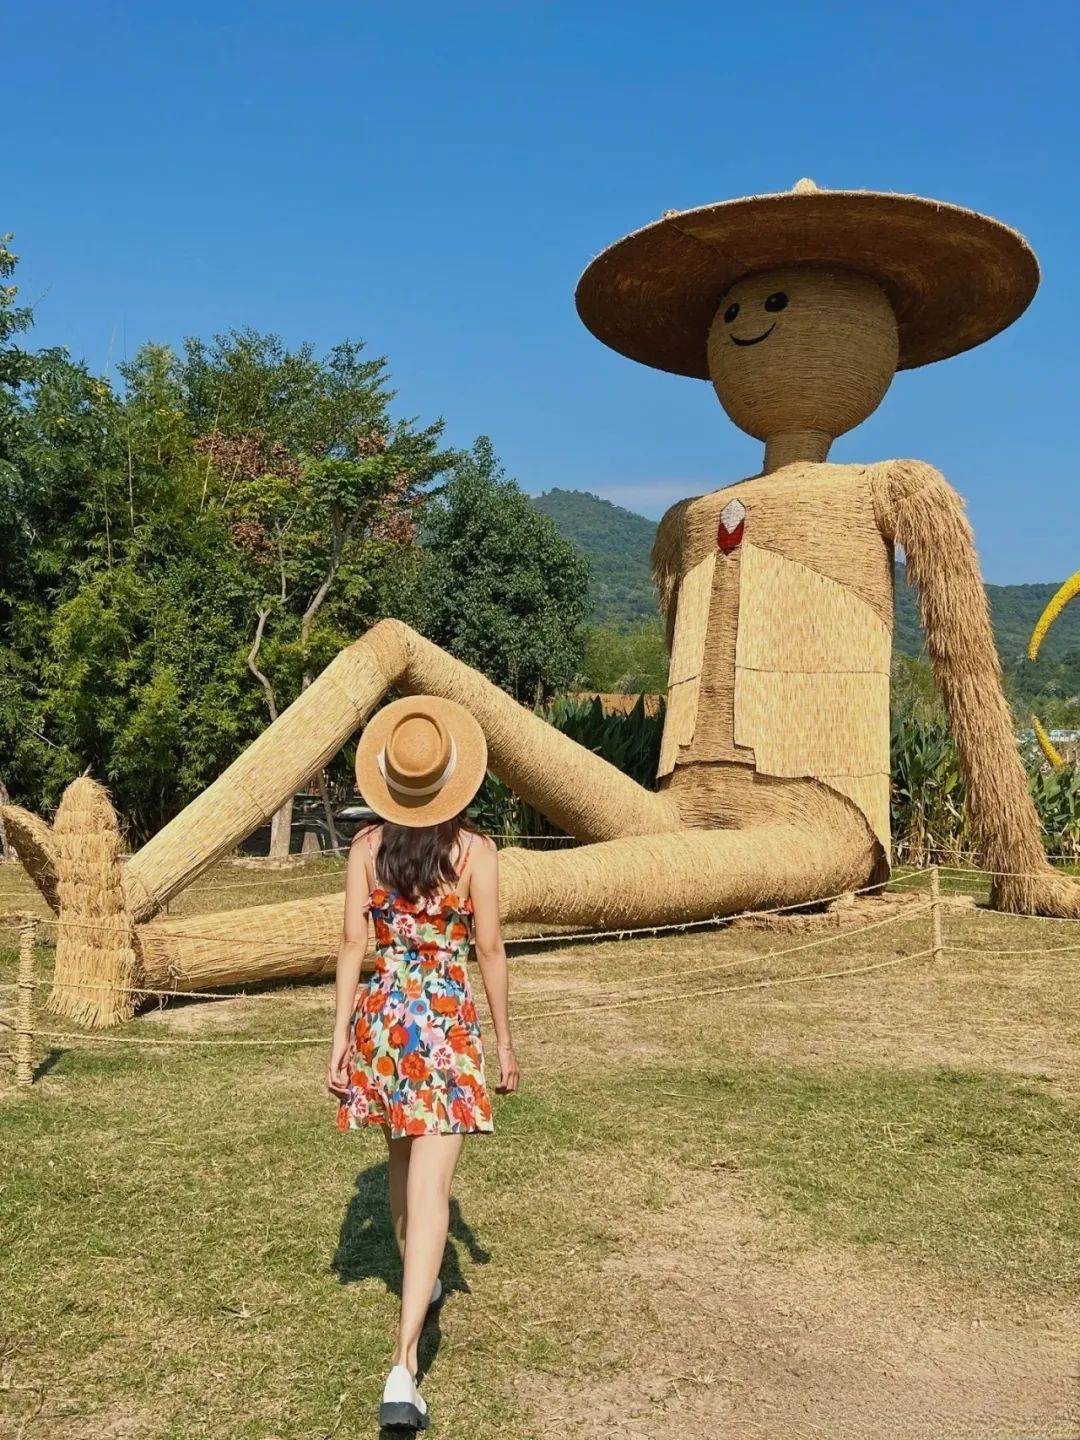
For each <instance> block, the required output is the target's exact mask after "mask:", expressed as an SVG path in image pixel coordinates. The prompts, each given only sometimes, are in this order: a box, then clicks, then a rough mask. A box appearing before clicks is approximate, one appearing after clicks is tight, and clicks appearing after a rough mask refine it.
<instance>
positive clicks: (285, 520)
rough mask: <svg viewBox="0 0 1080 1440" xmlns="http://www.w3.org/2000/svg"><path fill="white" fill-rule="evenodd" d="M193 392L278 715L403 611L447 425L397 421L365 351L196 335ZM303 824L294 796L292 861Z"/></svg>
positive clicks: (272, 715) (282, 832)
mask: <svg viewBox="0 0 1080 1440" xmlns="http://www.w3.org/2000/svg"><path fill="white" fill-rule="evenodd" d="M181 383H182V386H183V389H184V392H185V396H186V402H187V411H188V416H189V420H190V423H191V425H192V427H193V429H194V431H195V432H196V439H195V445H196V448H197V449H198V451H199V453H200V455H202V456H203V457H204V460H205V465H204V478H203V484H202V490H201V493H200V505H201V506H202V507H204V508H206V509H207V510H211V511H212V510H214V509H218V510H220V511H221V512H222V513H224V515H225V516H226V517H227V522H228V527H229V535H230V539H231V543H232V546H233V549H234V552H235V555H236V557H237V559H238V561H239V563H240V565H241V566H242V568H243V570H244V572H245V574H246V576H247V578H248V585H249V593H250V614H249V617H248V622H247V628H248V635H249V637H250V646H249V649H248V651H247V655H246V661H245V663H246V665H247V668H248V670H249V672H250V674H251V676H252V678H253V679H254V681H255V682H257V684H258V685H259V687H260V689H261V691H262V695H263V699H264V702H265V706H266V713H267V716H268V718H269V719H271V720H273V719H276V717H277V715H278V714H279V713H280V711H281V710H282V709H283V708H284V707H285V706H286V705H287V704H289V703H290V702H291V701H292V700H293V699H295V697H296V695H297V694H298V693H299V692H300V690H301V689H302V688H303V687H304V686H306V685H308V684H310V682H311V680H312V679H313V678H314V676H315V674H317V673H318V671H319V670H320V669H321V668H322V667H323V666H324V665H325V664H326V663H327V662H328V661H329V660H330V659H331V658H332V656H333V655H334V654H335V653H336V652H337V651H338V650H339V649H340V648H341V646H342V645H344V644H347V643H348V642H349V641H350V640H352V639H355V638H356V636H357V635H358V634H359V633H360V631H361V630H363V629H364V628H366V626H367V625H368V624H370V623H371V622H372V621H373V620H375V619H377V618H378V616H379V615H380V614H382V613H385V607H386V605H387V604H388V603H389V604H392V602H393V599H394V597H395V594H396V591H397V589H398V587H399V586H400V584H401V582H402V581H403V578H404V576H405V575H406V574H407V573H408V569H409V560H410V558H411V554H412V550H413V547H414V543H415V539H416V520H415V513H416V511H417V509H418V507H419V506H420V505H421V504H422V501H423V498H424V494H425V491H426V487H427V486H428V485H429V484H430V482H431V481H432V480H433V479H434V478H435V477H436V476H438V475H439V474H440V473H441V472H442V471H443V470H444V469H445V468H446V466H447V464H448V463H449V462H450V460H452V458H453V456H452V455H451V454H450V453H449V452H447V451H444V450H442V449H441V448H440V444H439V442H440V438H441V434H442V428H443V427H442V422H441V421H440V422H437V423H435V424H433V425H429V426H426V427H423V428H420V429H418V428H416V425H415V422H414V421H412V420H398V421H392V420H391V418H390V415H389V405H390V402H391V401H392V400H393V398H394V392H393V391H392V390H390V389H389V387H388V374H387V366H386V361H385V359H383V358H378V359H369V358H366V357H365V355H364V353H363V346H362V345H361V344H358V343H354V342H347V343H344V344H341V345H337V346H335V347H334V348H333V349H332V350H331V351H330V352H329V354H328V355H327V356H326V357H325V358H320V357H318V356H317V355H316V354H315V353H314V351H313V349H312V347H311V346H309V345H302V346H300V347H298V348H297V349H295V350H289V349H287V348H286V347H285V346H284V345H283V344H282V342H281V341H280V340H279V339H278V338H277V337H276V336H273V335H260V334H258V333H257V332H255V331H252V330H245V331H238V332H232V333H230V334H228V335H220V336H217V337H216V338H215V340H214V341H213V342H212V343H211V344H209V345H207V344H204V343H203V342H201V341H197V340H196V341H189V342H188V345H187V348H186V353H185V357H184V361H183V364H182V366H181ZM319 785H320V788H321V789H322V792H323V799H324V803H326V806H327V815H328V820H329V822H330V828H331V831H332V830H333V820H332V817H331V814H330V806H329V801H328V798H327V790H326V781H325V776H323V775H320V776H319ZM291 819H292V802H291V800H290V801H288V802H286V804H285V805H284V806H283V807H282V809H281V810H280V811H279V812H278V814H277V815H276V816H275V820H274V825H273V827H272V832H271V852H272V853H274V854H283V853H287V850H288V843H289V835H290V831H291Z"/></svg>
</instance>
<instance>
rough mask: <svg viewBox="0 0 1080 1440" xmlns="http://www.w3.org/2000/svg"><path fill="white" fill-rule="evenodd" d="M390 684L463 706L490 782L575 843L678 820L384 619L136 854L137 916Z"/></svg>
mask: <svg viewBox="0 0 1080 1440" xmlns="http://www.w3.org/2000/svg"><path fill="white" fill-rule="evenodd" d="M394 685H396V686H397V687H398V688H399V689H402V690H404V691H407V692H408V691H411V692H413V693H420V692H427V693H430V694H433V695H441V696H443V697H445V698H446V699H450V700H457V701H459V702H460V703H461V704H462V705H464V706H465V707H466V708H467V709H468V710H469V711H470V712H471V713H472V714H473V715H475V716H476V718H477V720H479V721H480V724H481V726H482V727H483V729H484V733H485V735H486V736H487V741H488V747H489V752H490V764H491V768H492V769H493V770H494V771H495V773H496V774H497V775H499V776H500V778H502V779H503V780H505V781H506V782H507V784H509V785H510V786H511V787H512V788H513V789H514V790H515V791H516V792H517V793H518V794H519V795H520V796H521V797H522V798H523V799H525V800H527V801H529V802H530V804H533V805H535V806H536V807H537V808H538V809H540V810H541V811H543V813H544V814H545V815H547V816H548V817H549V818H550V819H551V820H552V821H554V823H555V824H556V825H559V826H561V827H562V828H563V829H566V830H568V831H570V832H571V833H572V834H574V835H576V836H578V837H579V838H580V839H584V840H596V839H609V838H612V837H614V836H616V835H629V834H635V833H642V832H648V831H653V830H664V829H675V828H676V827H677V826H678V825H679V823H680V821H679V818H678V812H677V810H676V809H675V806H674V805H673V803H672V802H671V801H670V800H669V799H667V798H666V797H665V796H663V795H658V794H655V793H654V792H652V791H649V790H646V789H644V788H643V787H642V786H641V785H638V784H637V783H636V782H635V781H633V780H631V779H630V778H629V777H628V776H626V775H624V774H623V773H622V772H621V771H620V770H617V769H616V768H615V767H614V766H613V765H609V764H608V763H607V761H605V760H602V759H601V758H600V757H599V756H598V755H594V754H593V753H592V752H591V751H588V750H586V749H584V747H582V746H580V745H578V744H577V743H576V742H575V741H573V740H571V739H569V738H568V737H567V736H565V735H561V734H560V733H559V732H558V731H557V730H555V729H554V728H553V727H552V726H550V725H548V724H547V723H546V722H545V721H543V720H541V719H540V717H539V716H537V715H534V714H533V713H532V712H531V711H530V710H526V709H525V707H524V706H522V705H519V704H518V703H517V701H515V700H512V699H511V698H510V696H509V695H507V694H506V693H505V691H503V690H500V689H499V687H498V686H497V685H493V684H492V683H491V681H490V680H486V679H485V678H484V676H482V675H481V674H480V673H479V672H478V671H476V670H473V669H472V668H471V666H468V665H465V664H464V663H463V662H462V661H460V660H455V659H454V658H453V656H451V655H447V654H446V652H445V651H443V650H440V649H439V647H438V646H437V645H433V644H432V643H431V642H430V641H428V640H425V639H424V638H423V637H422V636H421V635H418V634H417V633H416V631H415V630H411V629H410V628H409V626H407V625H404V624H402V623H401V621H399V620H382V621H380V622H379V623H378V624H377V625H374V626H373V627H372V628H371V629H370V630H369V631H368V633H367V634H366V635H365V636H364V637H363V638H362V639H361V640H357V641H356V642H355V643H354V644H352V645H350V646H349V647H348V649H346V650H343V651H342V652H341V653H340V654H339V655H337V656H336V657H335V658H334V659H333V660H332V661H331V663H330V664H329V665H328V666H327V667H326V669H325V670H324V671H323V672H322V674H321V675H320V676H318V678H317V679H316V680H315V681H314V682H313V683H312V684H311V685H310V686H308V688H307V689H306V690H305V691H304V692H303V694H302V695H301V696H300V697H299V699H297V700H295V701H294V702H293V704H292V705H290V706H289V708H288V709H287V710H286V711H285V712H284V714H282V715H281V716H280V717H279V718H278V719H277V720H276V721H274V723H273V724H272V725H270V726H268V727H267V729H266V730H264V731H263V733H262V734H261V735H260V736H259V737H258V739H257V740H255V741H254V742H253V743H252V744H251V745H249V746H248V748H247V749H246V750H245V751H244V753H243V754H242V755H241V756H240V757H239V759H237V760H235V761H234V762H233V764H232V765H230V766H229V768H228V769H227V770H226V771H224V772H223V774H221V775H220V776H219V777H218V779H217V780H215V781H214V782H213V784H212V785H210V786H208V787H207V789H206V790H204V791H203V793H202V794H201V795H200V796H199V797H198V798H197V799H196V800H193V801H192V803H191V804H190V805H189V806H188V807H187V808H186V809H185V810H183V811H182V812H181V813H180V814H179V815H177V816H176V818H175V819H174V820H171V821H170V822H169V824H168V825H166V826H165V827H164V828H163V829H162V830H160V831H159V832H158V834H157V835H155V836H154V838H153V839H152V840H150V841H149V842H148V844H146V845H145V846H144V847H143V848H142V850H140V851H139V853H138V854H137V855H134V856H133V857H132V859H131V860H130V861H129V863H128V865H127V870H126V875H125V881H126V886H127V893H128V896H129V901H130V904H131V909H132V914H133V916H134V918H135V919H136V920H139V919H144V918H146V917H147V916H149V915H152V914H153V913H154V912H155V911H156V910H157V909H158V908H159V907H160V906H161V905H162V904H163V903H164V901H165V900H167V899H169V898H170V896H173V895H175V894H176V893H177V892H178V891H180V890H182V889H183V888H184V886H185V885H187V884H189V883H190V882H191V880H193V879H194V878H195V876H197V875H198V874H199V873H200V872H201V871H202V870H205V869H206V868H207V866H209V865H211V864H212V863H213V862H214V861H215V860H216V859H217V858H218V857H219V856H220V855H222V854H224V853H225V851H227V850H230V849H231V848H232V847H233V846H234V845H236V844H237V843H238V842H239V841H240V840H242V839H243V837H244V836H245V835H249V834H250V833H251V831H252V830H254V829H255V828H256V827H257V826H258V825H260V824H262V823H263V822H264V821H266V820H267V819H269V817H270V816H271V815H272V814H273V813H274V811H275V810H277V809H278V807H279V806H280V805H281V804H282V802H283V801H284V800H286V799H287V798H288V797H289V796H290V795H292V794H294V793H295V791H296V790H297V789H299V788H300V786H301V785H302V784H303V782H304V781H305V780H306V779H307V778H308V777H309V776H310V775H311V774H313V773H314V772H315V771H316V770H317V769H318V768H319V767H320V766H321V765H324V764H325V763H326V762H327V761H328V760H329V759H330V757H331V756H332V755H333V754H334V753H335V752H336V751H337V750H338V749H340V747H341V746H342V745H343V744H344V742H345V741H346V740H347V739H348V738H349V736H350V735H351V734H352V733H353V731H355V730H356V729H357V728H358V727H359V726H360V725H361V724H362V723H363V721H364V720H366V719H367V717H368V715H370V713H371V711H372V710H373V709H374V708H375V706H376V705H377V704H378V702H379V700H381V699H382V697H383V696H384V695H385V694H386V692H387V690H388V689H389V688H390V687H391V686H394Z"/></svg>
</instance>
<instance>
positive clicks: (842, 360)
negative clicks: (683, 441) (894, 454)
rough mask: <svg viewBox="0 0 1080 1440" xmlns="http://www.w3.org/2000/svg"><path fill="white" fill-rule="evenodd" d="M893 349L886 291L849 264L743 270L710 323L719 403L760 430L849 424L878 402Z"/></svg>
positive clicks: (835, 431)
mask: <svg viewBox="0 0 1080 1440" xmlns="http://www.w3.org/2000/svg"><path fill="white" fill-rule="evenodd" d="M896 356H897V334H896V317H895V315H894V314H893V309H892V306H891V305H890V304H889V301H888V299H887V298H886V296H885V292H884V291H883V290H882V289H881V287H880V286H879V285H878V284H876V282H875V281H873V280H870V279H868V278H866V277H865V276H862V275H856V274H854V273H852V272H850V271H836V270H825V269H819V268H816V267H812V266H795V267H790V268H787V269H783V270H770V271H768V272H766V273H764V274H760V275H750V276H748V277H747V278H746V279H744V280H740V281H738V283H737V284H735V285H733V286H732V287H731V289H730V290H729V291H728V292H727V294H726V295H725V296H724V297H723V299H722V300H721V302H720V307H719V309H718V310H717V312H716V316H715V318H714V320H713V322H712V325H711V327H710V329H709V374H710V375H711V377H712V382H713V385H714V387H715V389H716V393H717V396H718V397H719V399H720V403H721V405H723V407H724V409H725V410H726V411H727V413H728V414H729V415H730V416H731V418H732V420H733V421H734V422H735V424H736V425H738V426H739V428H740V429H742V430H745V431H747V433H748V434H750V435H756V436H757V437H758V439H759V440H766V439H769V438H770V437H771V436H774V435H777V434H782V433H786V432H790V431H798V430H815V431H820V432H823V433H824V434H826V435H829V436H830V437H835V436H837V435H842V434H843V433H844V431H845V430H850V429H852V428H853V427H854V426H855V425H858V424H859V423H860V422H861V421H862V420H865V419H866V417H867V415H869V414H871V413H872V412H873V411H874V410H875V409H876V408H877V406H878V404H879V403H880V401H881V398H882V396H883V395H884V394H885V391H886V390H887V389H888V388H889V382H890V381H891V379H892V377H893V374H894V373H895V370H896Z"/></svg>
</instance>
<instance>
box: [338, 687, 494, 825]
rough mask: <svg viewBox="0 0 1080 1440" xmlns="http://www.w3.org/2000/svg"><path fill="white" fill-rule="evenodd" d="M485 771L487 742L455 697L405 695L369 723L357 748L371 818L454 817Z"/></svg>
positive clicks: (417, 821)
mask: <svg viewBox="0 0 1080 1440" xmlns="http://www.w3.org/2000/svg"><path fill="white" fill-rule="evenodd" d="M486 774H487V741H486V740H485V739H484V732H483V730H481V728H480V725H479V722H478V721H477V720H476V719H475V718H474V717H473V716H472V715H470V714H469V712H468V710H466V709H465V707H464V706H463V705H459V704H458V703H457V701H456V700H442V699H440V698H439V697H438V696H437V695H407V696H405V698H404V699H403V700H394V701H393V702H392V703H391V704H389V705H386V706H384V707H383V708H382V709H381V710H380V711H379V712H378V714H377V715H374V716H373V717H372V718H371V720H369V721H368V724H367V728H366V729H365V730H364V733H363V734H362V735H361V736H360V743H359V744H358V745H357V747H356V783H357V785H358V786H359V787H360V793H361V795H363V797H364V799H365V800H366V801H367V803H368V804H369V805H370V806H371V808H372V810H374V811H375V813H376V814H377V815H381V816H382V818H383V819H384V820H391V821H393V822H394V823H395V824H397V825H439V824H441V823H442V821H444V820H450V819H452V818H453V816H455V815H458V814H460V812H461V811H462V810H464V809H465V807H466V806H467V805H468V803H469V801H470V800H471V799H472V798H473V796H474V795H475V794H476V792H477V791H478V790H479V789H480V786H481V785H482V784H483V783H484V776H485V775H486Z"/></svg>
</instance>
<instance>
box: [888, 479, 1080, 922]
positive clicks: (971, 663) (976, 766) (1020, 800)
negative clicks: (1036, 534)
mask: <svg viewBox="0 0 1080 1440" xmlns="http://www.w3.org/2000/svg"><path fill="white" fill-rule="evenodd" d="M872 479H873V486H874V499H875V503H876V506H877V512H878V516H879V522H880V525H881V529H882V532H883V533H884V534H885V535H886V536H888V538H889V539H890V540H896V541H897V542H899V544H901V545H903V547H904V552H905V554H906V555H907V563H908V577H909V579H910V580H911V581H913V582H914V583H915V584H916V585H918V587H919V606H920V609H921V612H922V620H923V628H924V629H925V631H926V648H927V650H928V651H929V653H930V659H931V661H932V663H933V667H934V677H935V679H936V680H937V684H938V688H939V689H940V691H941V693H942V695H943V696H944V698H945V703H946V705H947V707H948V711H949V719H950V722H951V724H952V728H953V733H954V735H955V738H956V745H957V749H958V751H959V753H960V763H961V767H962V769H963V772H964V781H965V784H966V787H967V804H968V814H969V815H970V817H971V822H972V826H973V828H974V831H975V834H976V836H977V837H978V842H979V848H980V850H981V852H982V855H983V859H984V862H985V864H986V866H987V868H988V869H990V870H993V871H996V872H998V873H999V874H1000V875H1001V876H1002V878H1001V879H999V880H998V881H997V883H996V885H995V889H994V900H995V903H996V904H998V905H1000V906H1002V907H1003V908H1004V909H1007V910H1018V911H1021V912H1024V913H1038V912H1044V913H1050V914H1054V915H1066V916H1080V886H1078V885H1077V884H1076V882H1075V881H1073V880H1070V879H1068V878H1067V877H1065V876H1063V875H1061V874H1060V873H1059V872H1056V871H1054V870H1053V869H1052V867H1051V866H1050V864H1049V863H1048V861H1047V859H1046V855H1045V851H1044V847H1043V842H1042V835H1041V833H1040V828H1039V819H1038V815H1037V813H1036V811H1035V806H1034V805H1033V803H1032V801H1031V797H1030V795H1029V794H1028V788H1027V779H1026V776H1025V774H1024V767H1023V764H1022V762H1021V759H1020V755H1019V752H1018V751H1017V748H1016V741H1015V738H1014V736H1013V728H1012V718H1011V716H1010V714H1009V707H1008V705H1007V703H1006V700H1005V695H1004V692H1003V690H1002V685H1001V665H1000V662H999V660H998V655H997V649H996V647H995V645H994V635H993V631H992V629H991V626H990V611H989V605H988V602H987V599H986V590H985V589H984V587H983V583H982V576H981V574H980V573H979V561H978V557H977V555H976V552H975V540H974V537H973V535H972V533H971V526H970V525H969V524H968V521H967V516H966V515H965V514H964V505H963V501H962V500H961V499H960V497H959V495H957V493H956V491H955V490H953V489H952V487H951V486H950V485H949V484H948V482H947V481H946V480H945V478H944V476H943V475H941V474H940V473H939V472H938V471H937V470H935V469H934V468H933V466H931V465H925V464H923V463H922V462H921V461H918V460H892V461H887V462H886V463H884V464H881V465H876V466H874V467H872ZM1032 876H1035V877H1037V878H1031V877H1032Z"/></svg>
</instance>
